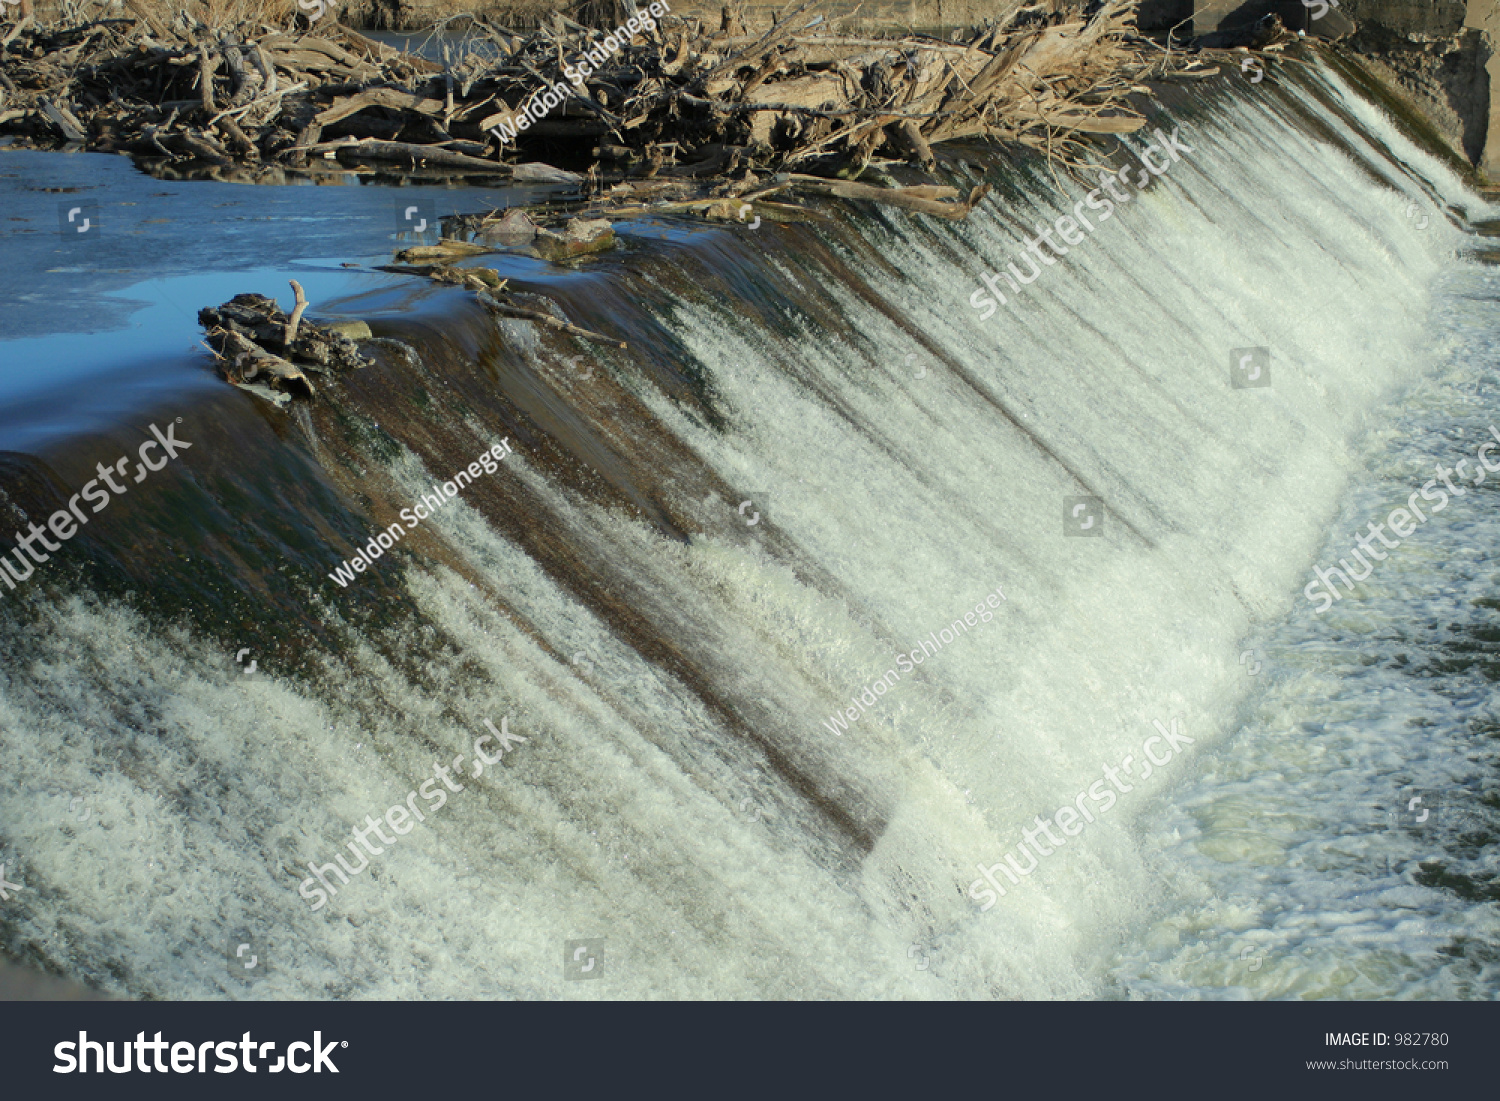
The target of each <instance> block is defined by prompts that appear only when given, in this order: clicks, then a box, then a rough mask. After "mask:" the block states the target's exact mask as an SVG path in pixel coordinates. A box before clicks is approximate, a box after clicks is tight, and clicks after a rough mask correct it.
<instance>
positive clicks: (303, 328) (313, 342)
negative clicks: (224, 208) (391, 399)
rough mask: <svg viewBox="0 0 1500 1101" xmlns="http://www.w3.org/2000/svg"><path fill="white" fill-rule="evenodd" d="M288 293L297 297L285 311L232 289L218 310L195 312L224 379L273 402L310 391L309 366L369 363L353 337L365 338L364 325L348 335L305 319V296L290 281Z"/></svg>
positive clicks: (321, 370)
mask: <svg viewBox="0 0 1500 1101" xmlns="http://www.w3.org/2000/svg"><path fill="white" fill-rule="evenodd" d="M292 292H293V293H294V294H295V295H296V296H297V301H296V306H295V307H294V308H293V310H292V312H291V315H290V316H288V315H287V314H286V313H284V312H283V311H282V309H281V307H280V306H278V305H277V304H276V302H275V300H274V299H270V298H267V297H265V296H264V295H260V294H237V295H235V296H234V297H233V298H232V299H230V300H229V301H228V302H226V303H224V305H222V306H220V307H218V308H217V309H204V310H200V311H198V323H199V324H200V325H202V326H203V328H204V329H205V330H206V331H207V333H208V344H209V348H210V350H211V351H212V352H213V353H214V356H215V357H216V359H217V360H218V363H219V369H220V372H221V373H222V374H223V376H224V378H225V379H227V380H228V381H229V382H231V383H233V384H234V385H235V386H238V387H239V388H240V389H242V390H248V391H249V392H250V393H252V394H255V395H257V396H258V397H262V398H265V399H266V400H268V401H271V402H274V403H275V404H277V405H282V404H285V403H286V402H287V401H289V400H291V398H292V397H305V398H310V397H312V396H313V394H314V393H315V392H316V391H315V390H314V389H313V384H312V381H311V380H310V379H309V378H308V377H307V372H308V371H311V372H313V373H314V374H330V375H331V374H334V373H337V372H340V371H352V370H355V369H357V368H360V367H368V366H370V362H371V361H370V360H368V359H366V358H365V357H364V356H363V355H361V354H360V351H359V346H358V345H357V344H356V343H355V341H354V339H353V336H365V337H368V336H369V335H370V332H369V329H368V327H365V326H363V325H362V324H359V325H358V326H357V327H356V328H355V331H354V333H353V336H351V335H350V334H349V333H347V332H344V331H340V328H339V327H337V326H330V325H319V324H316V323H314V322H310V321H304V320H303V318H302V314H303V311H305V310H306V309H307V296H306V294H304V293H303V290H302V287H301V285H300V284H298V283H297V282H296V281H295V280H293V281H292ZM348 327H349V326H345V328H348Z"/></svg>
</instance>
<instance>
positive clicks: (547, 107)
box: [0, 0, 1186, 245]
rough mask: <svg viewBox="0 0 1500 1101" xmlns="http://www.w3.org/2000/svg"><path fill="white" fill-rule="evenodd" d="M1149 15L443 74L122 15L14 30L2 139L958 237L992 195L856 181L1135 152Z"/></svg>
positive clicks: (740, 45) (648, 28)
mask: <svg viewBox="0 0 1500 1101" xmlns="http://www.w3.org/2000/svg"><path fill="white" fill-rule="evenodd" d="M1136 4H1137V0H1103V2H1102V3H1100V2H1092V3H1088V4H1085V3H1084V0H1049V3H1047V4H1036V5H1031V6H1029V7H1025V8H1021V9H1020V10H1019V11H1015V12H1012V13H1010V14H1008V15H1007V16H1006V17H1005V18H1004V20H1003V21H1000V22H993V23H991V24H989V25H986V26H983V27H979V28H975V29H973V30H971V31H970V32H968V33H967V34H963V33H957V34H955V35H954V36H953V39H954V40H952V41H944V40H941V39H938V38H934V37H929V36H923V35H907V36H904V37H899V38H872V37H858V36H852V35H844V34H839V33H836V32H835V31H833V30H832V29H831V27H833V26H834V25H835V24H836V23H837V22H838V20H837V19H834V20H832V21H831V22H830V21H827V20H824V19H823V18H822V17H820V16H819V17H812V16H810V14H809V9H810V8H812V7H813V0H806V2H803V3H799V4H796V5H794V6H788V7H787V8H785V9H783V10H782V11H781V12H780V13H779V15H778V16H777V17H776V19H775V21H774V23H773V25H772V26H771V27H770V29H769V30H766V31H764V32H763V33H759V34H751V33H745V32H744V30H743V25H744V18H743V12H736V11H733V10H731V9H730V8H725V9H724V13H723V19H722V21H721V26H720V28H719V29H717V30H715V29H712V28H710V27H709V26H707V25H705V24H704V22H703V21H702V20H699V19H686V18H678V17H676V16H674V15H671V14H669V13H668V12H666V11H665V9H666V6H667V5H666V4H665V3H662V2H661V0H656V2H655V3H652V4H650V6H649V7H642V8H639V9H629V8H627V7H626V6H625V5H624V3H623V2H622V0H615V2H613V3H605V4H594V5H590V6H588V8H589V10H594V11H597V12H598V14H597V15H596V17H595V21H596V22H597V23H599V25H600V26H601V27H605V28H609V31H608V33H604V32H601V30H600V29H598V28H595V27H590V26H585V25H584V24H583V23H580V22H575V21H574V20H572V19H569V18H567V17H566V16H563V15H556V16H555V17H553V18H552V19H551V21H550V23H549V24H548V25H544V26H542V27H538V28H536V29H534V30H531V31H527V32H525V33H520V32H515V31H510V30H506V29H505V28H502V27H499V26H497V25H495V24H494V23H492V22H490V21H489V20H487V19H485V18H484V17H482V16H474V17H473V18H472V20H471V21H470V24H469V28H468V31H467V32H466V34H465V35H464V37H463V40H462V41H461V42H458V43H452V42H450V43H447V44H445V45H444V47H443V60H441V61H439V60H434V59H431V58H427V57H422V56H418V55H416V54H411V53H404V52H402V51H399V50H396V49H394V48H393V47H390V46H387V45H384V44H382V43H380V42H377V41H375V40H374V39H371V38H368V37H366V36H364V35H362V34H360V33H359V32H358V31H355V30H352V29H350V28H348V27H344V26H341V25H340V24H338V22H337V20H336V19H335V18H330V17H326V16H325V17H324V18H322V19H320V20H318V21H317V22H315V23H314V24H313V25H312V26H311V27H310V28H308V29H305V30H301V31H298V30H295V29H292V28H290V27H286V26H280V27H278V26H272V25H269V24H267V23H257V22H254V21H251V20H244V21H241V22H239V23H236V24H224V25H221V26H219V27H217V28H214V29H210V28H208V27H206V26H204V25H203V24H202V23H201V22H197V21H196V20H195V19H194V18H190V17H189V16H188V15H187V14H185V13H183V12H180V11H179V12H176V13H175V14H174V15H173V16H172V17H171V18H170V19H167V18H166V17H164V16H162V15H160V14H158V15H155V16H153V15H152V14H150V10H149V9H148V8H147V7H146V6H145V5H144V4H142V3H140V2H138V0H127V3H126V12H127V13H128V14H127V15H126V17H124V18H116V19H100V20H94V21H90V22H82V23H76V24H73V25H60V24H54V25H46V26H43V25H39V24H38V23H36V21H35V20H34V19H33V18H32V17H29V16H28V17H26V18H23V19H22V20H21V21H20V22H19V23H17V24H16V25H15V26H14V27H12V28H11V30H10V32H9V33H8V34H6V35H5V36H4V44H3V47H0V85H3V87H4V91H5V98H4V102H3V105H0V134H6V135H9V136H10V137H11V138H12V140H13V143H14V144H15V145H18V146H31V147H37V148H55V147H61V146H64V145H72V146H75V147H76V146H83V147H84V148H87V149H91V150H99V151H106V152H120V153H126V154H129V155H131V156H133V157H136V158H138V159H139V160H140V161H141V163H142V164H143V165H144V166H146V167H148V168H151V169H153V170H157V171H163V172H179V173H182V172H188V171H196V172H199V173H202V174H206V175H209V176H213V177H217V178H234V179H246V178H250V179H268V180H284V179H285V178H287V175H288V174H298V173H300V174H309V175H318V174H320V173H324V174H326V173H327V172H329V171H331V170H337V171H345V172H361V171H373V170H374V169H370V168H369V167H368V165H369V163H371V162H373V163H375V164H377V165H382V166H383V167H382V168H380V169H379V171H383V172H390V171H393V170H394V171H400V172H402V173H408V174H422V173H438V174H458V175H465V176H479V177H486V178H497V179H504V180H511V181H516V182H530V183H537V184H547V185H555V186H562V187H568V188H572V189H579V188H585V189H587V190H588V191H589V192H590V193H592V194H593V195H595V196H596V199H597V200H599V201H601V202H603V203H604V204H605V205H615V206H622V207H623V206H630V205H642V206H645V205H653V206H658V207H659V206H661V205H663V204H665V205H666V206H668V207H670V208H674V209H680V210H692V209H694V208H693V206H692V204H694V203H701V204H703V208H702V209H704V210H707V211H708V213H709V216H717V217H724V216H725V214H724V212H725V210H732V211H734V212H738V210H739V207H738V206H734V207H727V208H726V207H723V206H716V205H715V204H716V203H719V202H720V201H722V200H735V199H742V200H743V201H749V202H753V201H754V198H753V196H755V195H759V196H764V195H767V194H770V193H771V192H772V191H782V192H796V191H804V192H813V193H821V194H832V195H836V196H840V197H844V198H857V199H861V200H872V201H876V202H886V203H894V204H895V205H898V206H901V207H905V208H906V209H910V210H915V211H921V212H924V213H931V214H938V215H941V216H945V217H962V216H963V215H964V214H966V213H967V211H968V208H969V207H971V206H972V204H973V202H975V201H976V197H975V196H973V195H970V196H967V197H962V199H961V201H955V200H960V197H959V196H958V195H957V194H956V193H955V194H954V195H952V196H950V197H948V198H938V197H934V196H926V195H921V194H916V193H913V191H912V189H911V188H909V187H908V188H904V189H900V190H897V189H894V188H887V187H879V186H875V185H874V184H872V183H870V182H868V181H867V182H863V183H859V184H856V183H855V181H856V180H858V178H859V177H861V176H863V175H865V174H866V172H867V170H869V169H870V168H871V167H872V166H877V167H878V166H883V165H894V164H902V165H908V166H910V168H911V169H912V170H913V171H915V172H917V173H927V172H930V171H931V170H933V169H934V168H935V167H936V165H937V163H938V160H939V149H940V147H941V146H942V145H943V144H944V143H949V142H957V141H965V140H987V141H999V142H1009V143H1015V144H1018V145H1021V146H1026V147H1029V148H1032V149H1035V150H1037V151H1039V152H1041V153H1042V154H1044V155H1045V156H1046V157H1048V158H1051V159H1053V160H1056V161H1062V162H1064V163H1069V164H1075V163H1078V162H1079V161H1080V160H1081V159H1084V158H1086V157H1087V156H1088V155H1089V153H1088V146H1087V144H1086V142H1087V140H1088V138H1089V136H1090V135H1113V134H1125V133H1130V132H1133V131H1135V130H1137V129H1139V128H1140V127H1141V126H1142V125H1143V124H1144V120H1143V118H1142V117H1141V115H1140V114H1139V112H1138V111H1136V110H1135V109H1133V108H1132V106H1131V105H1130V103H1129V102H1128V99H1129V97H1130V96H1132V95H1139V94H1140V93H1141V92H1143V91H1144V90H1145V89H1144V88H1143V87H1142V86H1141V84H1140V81H1141V80H1142V79H1145V78H1146V77H1147V75H1148V74H1151V73H1162V74H1165V73H1166V71H1167V70H1168V69H1169V68H1170V67H1171V66H1170V65H1169V64H1168V62H1167V61H1165V60H1164V55H1163V53H1162V51H1161V50H1160V48H1159V47H1157V46H1155V45H1154V44H1153V43H1151V42H1149V41H1148V40H1146V39H1145V38H1142V37H1141V36H1140V35H1138V34H1137V33H1136V31H1135V15H1136ZM582 10H584V9H579V12H578V13H577V14H580V18H582V17H583V16H582V15H581V12H582ZM283 18H286V17H283ZM291 18H293V19H298V18H299V17H297V16H295V15H293V16H292V17H291ZM617 24H624V26H625V27H626V30H625V33H624V35H623V37H620V38H617V37H616V36H615V35H614V33H613V28H614V27H616V26H617ZM1166 56H1169V55H1166ZM1183 60H1184V61H1186V58H1183ZM542 157H546V158H547V160H549V161H557V162H558V163H559V164H563V165H571V166H584V167H586V169H587V171H586V174H580V173H578V172H574V171H571V170H569V169H567V168H559V167H555V166H554V165H553V164H550V163H544V162H543V161H542V159H541V158H542ZM829 181H842V183H840V184H837V185H836V184H833V183H830V182H829ZM663 185H665V186H663ZM731 216H732V215H731ZM553 244H554V245H555V242H554V243H553Z"/></svg>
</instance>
